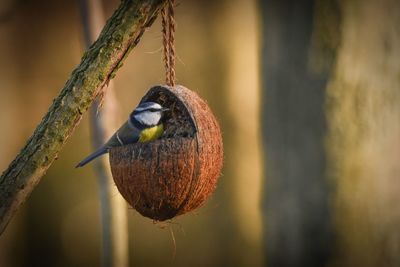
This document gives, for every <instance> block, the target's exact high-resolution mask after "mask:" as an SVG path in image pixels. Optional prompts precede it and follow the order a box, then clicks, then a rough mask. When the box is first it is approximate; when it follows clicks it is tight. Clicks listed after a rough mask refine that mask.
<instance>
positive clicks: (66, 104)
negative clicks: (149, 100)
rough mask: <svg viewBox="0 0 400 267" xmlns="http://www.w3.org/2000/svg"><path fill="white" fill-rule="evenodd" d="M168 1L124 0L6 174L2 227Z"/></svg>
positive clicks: (0, 184) (1, 184) (0, 181)
mask: <svg viewBox="0 0 400 267" xmlns="http://www.w3.org/2000/svg"><path fill="white" fill-rule="evenodd" d="M163 3H164V2H163V1H162V0H137V1H123V2H122V3H121V4H120V6H119V7H118V9H117V10H116V11H115V12H114V14H113V16H112V17H111V19H109V20H108V22H107V24H106V25H105V27H104V28H103V30H102V32H101V34H100V36H99V38H98V39H97V41H96V42H95V43H94V44H93V45H92V46H91V47H90V48H89V50H88V51H87V52H86V53H85V54H84V56H83V58H82V60H81V63H80V64H79V66H78V67H77V68H76V69H75V70H74V71H73V72H72V74H71V76H70V79H69V80H68V81H67V82H66V84H65V86H64V88H63V89H62V90H61V92H60V95H59V96H58V97H57V98H56V99H55V100H54V102H53V104H52V105H51V107H50V108H49V111H48V112H47V114H46V115H45V116H44V118H43V119H42V121H41V122H40V124H39V125H38V126H37V128H36V130H35V132H34V133H33V135H32V136H31V137H30V138H29V140H28V142H27V144H26V145H25V147H24V148H23V149H22V150H21V152H20V154H19V155H18V156H17V157H16V158H15V160H14V161H13V162H12V163H11V164H10V166H9V167H8V168H7V170H5V171H4V173H3V174H2V176H1V178H0V232H3V231H4V229H5V228H6V226H7V224H8V222H9V221H10V219H11V217H12V215H13V214H14V213H15V212H16V210H17V209H18V207H19V206H20V205H21V204H22V203H23V202H24V201H25V200H26V199H27V197H28V196H29V194H30V193H31V192H32V190H33V189H34V187H35V186H36V185H37V183H38V182H39V181H40V178H41V177H42V176H43V175H44V174H45V172H46V170H47V169H48V168H49V167H50V165H51V163H52V162H53V161H54V159H56V157H57V154H58V152H59V151H60V150H61V148H62V146H63V144H64V143H65V142H66V140H67V139H68V137H69V135H70V134H71V133H72V132H73V130H74V128H75V127H76V125H77V124H78V123H79V121H80V120H81V118H82V114H83V113H84V112H85V111H86V110H87V109H88V107H89V106H90V104H91V102H92V101H93V99H94V98H95V96H96V95H98V94H99V93H101V90H102V88H103V87H104V85H105V84H106V83H107V82H108V81H109V80H110V79H112V78H113V77H114V76H115V73H116V71H117V70H118V68H119V67H121V65H122V61H123V59H124V58H125V57H126V56H127V55H128V54H129V51H130V50H131V49H132V48H133V47H134V46H135V45H136V44H137V43H138V42H139V40H140V37H141V36H142V34H143V32H144V31H145V29H146V28H147V27H149V26H151V24H152V22H153V21H154V20H155V19H156V17H157V14H158V11H159V10H160V8H161V7H162V5H163Z"/></svg>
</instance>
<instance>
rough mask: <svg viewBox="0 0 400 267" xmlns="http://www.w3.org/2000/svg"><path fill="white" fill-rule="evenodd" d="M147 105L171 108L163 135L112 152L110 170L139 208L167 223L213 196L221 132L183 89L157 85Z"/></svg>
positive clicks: (197, 100) (203, 105)
mask: <svg viewBox="0 0 400 267" xmlns="http://www.w3.org/2000/svg"><path fill="white" fill-rule="evenodd" d="M145 101H153V102H157V103H159V104H161V105H162V106H163V107H167V108H169V109H170V110H169V111H168V112H167V113H166V114H165V116H166V117H165V119H164V129H165V130H164V133H163V135H162V137H161V138H160V139H157V140H154V141H151V142H148V143H134V144H129V145H125V146H121V147H115V148H112V149H111V151H110V164H111V171H112V175H113V178H114V181H115V184H116V186H117V188H118V190H119V191H120V193H121V194H122V196H123V197H124V198H125V199H126V200H127V201H128V203H129V204H130V205H131V206H132V207H133V208H134V209H136V210H137V211H138V212H139V213H140V214H142V215H143V216H146V217H149V218H151V219H154V220H157V221H164V220H167V219H171V218H173V217H175V216H178V215H181V214H184V213H187V212H189V211H192V210H194V209H196V208H198V207H200V206H201V205H202V204H204V202H205V201H206V200H207V198H208V197H209V196H210V194H211V193H212V192H213V191H214V189H215V187H216V184H217V180H218V178H219V176H220V172H221V168H222V162H223V147H222V138H221V131H220V127H219V125H218V122H217V121H216V119H215V117H214V115H213V114H212V112H211V110H210V108H209V107H208V105H207V103H206V102H205V101H204V100H202V99H201V98H200V97H199V96H198V95H197V94H196V93H195V92H193V91H191V90H189V89H187V88H185V87H183V86H179V85H178V86H174V87H170V86H155V87H153V88H151V89H150V90H149V92H148V93H147V94H146V95H145V96H144V97H143V98H142V100H141V102H145Z"/></svg>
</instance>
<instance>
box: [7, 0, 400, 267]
mask: <svg viewBox="0 0 400 267" xmlns="http://www.w3.org/2000/svg"><path fill="white" fill-rule="evenodd" d="M103 2H104V6H103V7H104V12H105V17H106V18H108V17H110V16H111V14H112V12H113V10H114V9H115V8H116V7H117V6H118V5H119V1H116V0H112V1H103ZM176 20H177V32H176V38H177V40H176V49H177V55H178V59H177V67H176V70H177V78H178V83H179V84H183V85H185V86H186V87H188V88H190V89H192V90H194V91H196V92H198V93H199V94H200V95H201V96H202V97H203V98H204V99H206V100H207V102H208V103H209V105H210V106H211V108H212V110H213V111H214V113H215V115H216V117H217V118H218V120H219V122H220V124H221V126H222V131H223V138H224V150H225V155H224V169H223V174H222V177H221V178H220V181H219V184H218V187H217V190H216V192H215V193H214V194H213V196H212V197H211V199H210V200H209V201H208V202H207V203H206V205H204V206H203V207H202V208H201V209H199V210H197V211H196V212H193V213H190V214H186V215H183V216H180V217H178V218H175V219H173V220H172V222H169V223H164V224H160V223H154V222H153V221H151V220H150V219H147V218H144V217H142V216H140V215H139V214H138V213H137V212H136V211H134V210H133V209H131V208H129V207H128V206H126V211H127V223H128V231H127V233H126V235H127V237H128V239H129V253H128V254H129V266H188V265H190V266H192V267H195V266H400V207H399V203H400V2H399V1H397V0H382V1H374V0H364V1H359V0H348V1H346V0H327V1H322V0H314V1H311V0H310V1H294V0H292V1H290V0H283V1H275V0H266V1H263V0H259V1H256V0H231V1H228V0H221V1H196V0H185V1H179V3H178V6H177V7H176ZM84 50H85V41H84V35H83V26H82V20H81V16H80V10H79V4H78V1H60V0H56V1H54V0H53V1H50V0H40V1H33V0H2V1H0V127H1V128H0V129H1V132H2V135H1V136H2V138H1V139H0V145H1V148H2V149H1V153H0V168H1V169H5V168H6V167H7V166H8V164H9V163H10V162H11V160H12V159H13V158H14V157H15V155H16V154H17V153H18V152H19V150H20V149H21V148H22V147H23V145H24V144H25V142H26V140H27V138H28V137H29V136H30V135H31V134H32V132H33V131H34V129H35V127H36V126H37V124H38V123H39V122H40V120H41V118H42V116H43V115H44V114H45V112H46V111H47V109H48V107H49V106H50V104H51V103H52V100H53V99H54V98H55V97H56V96H57V95H58V93H59V91H60V89H61V88H62V87H63V85H64V83H65V82H66V80H67V79H68V77H69V75H70V73H71V72H72V70H73V69H74V68H75V67H76V66H77V65H78V64H79V62H80V58H81V56H82V54H83V51H84ZM162 83H164V69H163V63H162V36H161V25H160V20H159V19H158V20H157V21H156V22H155V23H154V24H153V26H152V27H151V28H150V29H149V30H148V31H146V32H145V34H144V36H143V38H142V39H141V41H140V43H139V44H138V46H137V47H136V48H135V49H134V50H133V51H132V53H131V54H130V55H129V57H128V58H127V60H126V61H125V62H124V66H123V67H122V68H121V69H120V70H119V71H118V73H117V76H116V78H115V79H114V88H113V89H112V90H113V92H114V93H115V96H116V99H117V101H118V112H119V114H121V115H120V116H121V117H122V118H119V120H120V121H122V120H123V118H125V116H127V114H129V113H130V112H131V110H132V109H133V108H134V107H135V106H136V105H137V103H138V102H139V100H140V98H141V97H142V96H143V95H144V94H145V92H146V91H147V90H148V89H149V88H150V87H151V86H153V85H155V84H162ZM91 150H92V147H91V143H90V131H89V118H88V114H85V115H84V117H83V120H82V121H81V123H80V124H79V126H78V127H77V128H76V130H75V132H74V134H73V135H72V136H71V137H70V139H69V140H68V142H67V144H66V145H65V147H64V149H63V150H62V151H61V153H60V154H59V158H58V160H57V161H55V162H54V164H53V165H52V166H51V168H50V169H49V170H48V172H47V174H46V175H45V176H44V177H43V178H42V180H41V182H40V183H39V185H38V186H37V187H36V188H35V190H34V191H33V193H32V194H31V196H30V198H29V199H28V200H27V202H26V203H25V204H24V205H23V207H22V208H21V209H20V210H19V211H18V213H17V215H16V216H15V217H14V218H13V220H12V221H11V223H10V224H9V226H8V228H7V229H6V231H5V232H4V233H3V234H2V236H1V237H0V266H4V267H14V266H21V267H22V266H60V267H63V266H100V265H101V253H102V250H101V246H102V242H101V240H102V236H101V223H100V201H99V187H98V184H97V180H96V177H95V175H94V171H93V169H92V168H90V167H86V168H83V169H75V168H74V166H75V164H76V163H77V162H78V161H79V160H81V159H82V158H83V157H84V156H86V155H87V154H88V153H89V152H90V151H91ZM116 194H117V193H116ZM115 197H118V196H117V195H115ZM171 232H173V235H172V234H171ZM174 243H175V244H174ZM121 267H123V266H121Z"/></svg>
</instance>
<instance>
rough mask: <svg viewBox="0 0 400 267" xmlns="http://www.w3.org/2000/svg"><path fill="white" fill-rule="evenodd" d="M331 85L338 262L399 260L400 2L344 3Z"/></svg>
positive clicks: (397, 263)
mask: <svg viewBox="0 0 400 267" xmlns="http://www.w3.org/2000/svg"><path fill="white" fill-rule="evenodd" d="M340 5H341V10H342V13H343V21H342V26H341V35H342V37H341V39H342V41H341V45H340V47H339V50H338V56H337V59H336V63H335V64H336V66H335V71H334V74H333V75H332V79H331V81H330V83H329V86H328V91H327V92H328V102H327V108H328V110H327V111H328V122H329V134H328V155H329V161H328V162H329V174H330V176H331V177H332V180H335V181H336V183H337V189H336V194H335V202H334V204H335V206H334V207H335V220H334V221H335V225H336V230H337V233H338V242H337V245H338V251H337V253H338V254H337V255H336V257H335V258H336V260H335V264H334V266H365V267H372V266H400V210H399V203H400V194H399V190H400V165H399V162H400V90H399V89H400V60H399V59H400V2H399V1H396V0H383V1H374V0H368V1H357V0H352V1H340Z"/></svg>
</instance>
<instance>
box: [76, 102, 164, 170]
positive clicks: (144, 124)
mask: <svg viewBox="0 0 400 267" xmlns="http://www.w3.org/2000/svg"><path fill="white" fill-rule="evenodd" d="M168 110H169V109H168V108H165V107H163V106H161V105H160V104H158V103H156V102H150V101H149V102H143V103H140V104H139V105H138V106H137V107H136V108H135V109H134V110H133V111H132V113H131V114H130V115H129V118H128V120H127V121H126V122H125V123H124V124H123V125H122V126H121V127H120V128H119V129H118V130H117V131H116V132H115V133H114V134H113V135H112V136H111V138H110V139H109V140H108V141H107V142H106V143H105V144H104V145H103V146H101V147H100V148H99V149H97V150H96V151H94V152H93V153H92V154H90V155H89V156H87V157H86V158H84V159H83V160H82V161H81V162H79V163H78V164H77V165H76V166H75V168H79V167H83V166H85V165H86V164H87V163H89V162H91V161H92V160H94V159H95V158H97V157H99V156H101V155H103V154H106V153H108V152H109V150H110V149H111V148H113V147H118V146H123V145H127V144H132V143H137V142H140V143H145V142H150V141H153V140H156V139H158V138H160V137H161V136H162V134H163V133H164V124H163V119H164V113H165V112H166V111H168Z"/></svg>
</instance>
